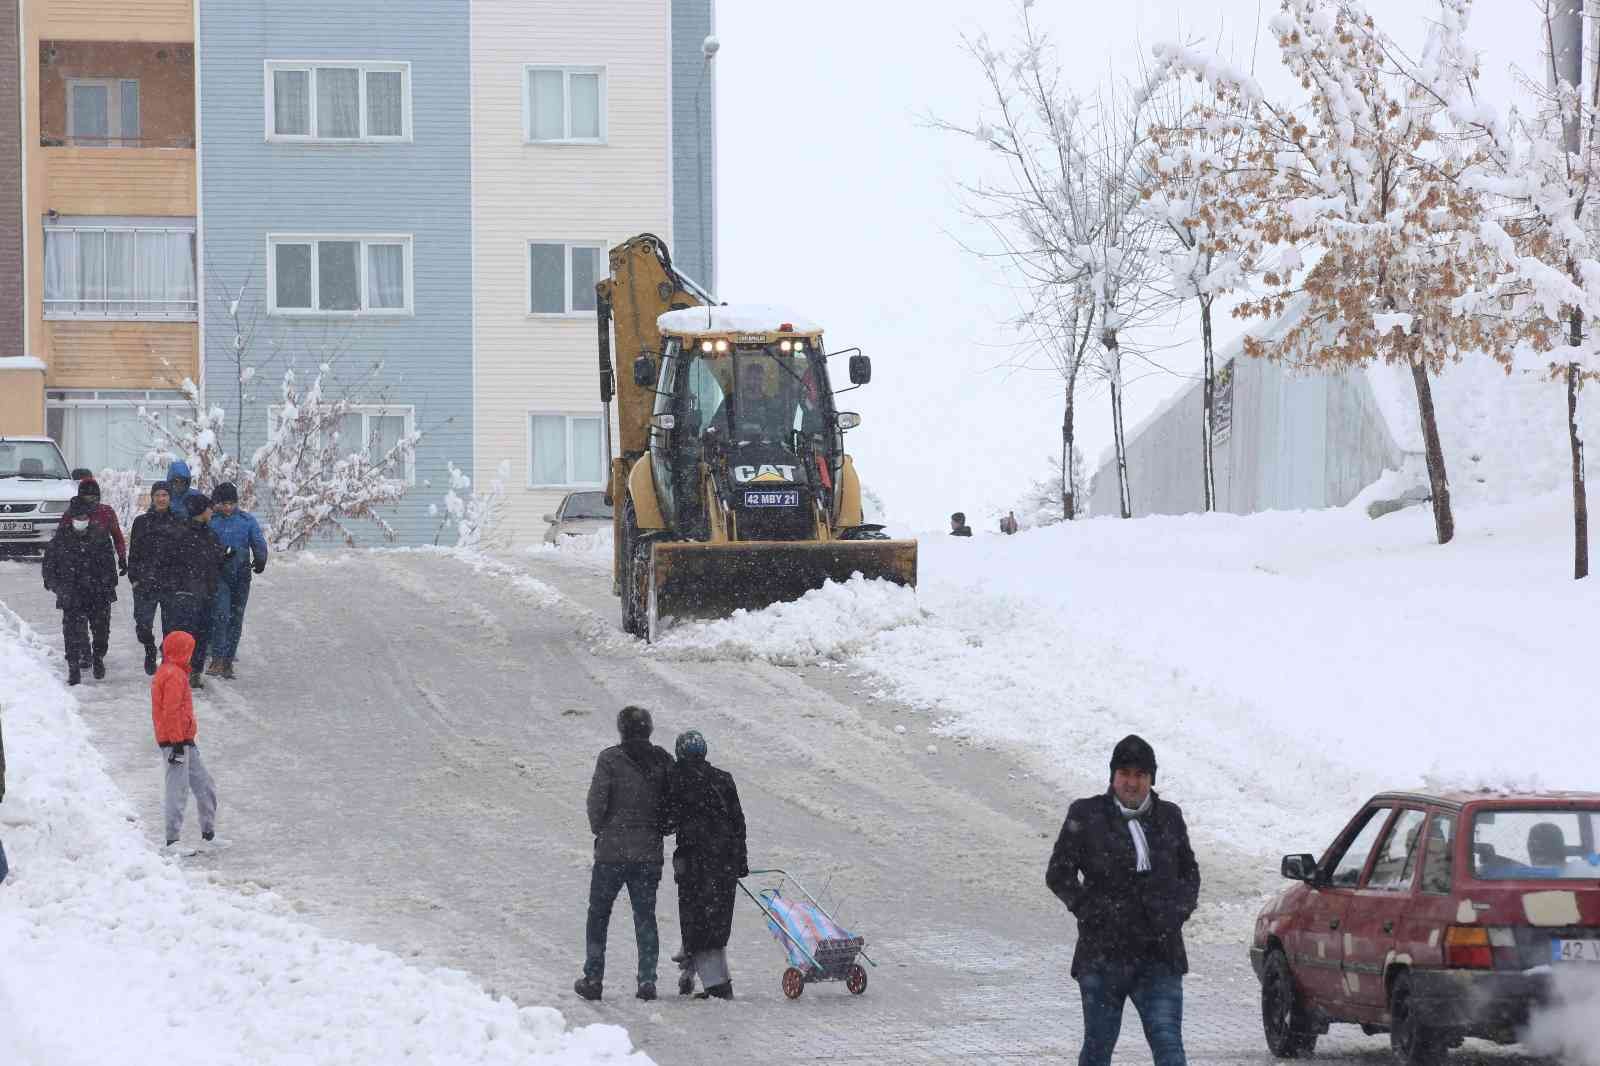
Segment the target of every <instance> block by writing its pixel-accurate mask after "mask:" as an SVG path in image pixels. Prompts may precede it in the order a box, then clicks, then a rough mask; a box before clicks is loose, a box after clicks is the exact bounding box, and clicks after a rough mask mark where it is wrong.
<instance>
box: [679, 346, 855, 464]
mask: <svg viewBox="0 0 1600 1066" xmlns="http://www.w3.org/2000/svg"><path fill="white" fill-rule="evenodd" d="M823 359H824V356H823V354H822V352H821V351H820V349H819V347H818V346H817V345H816V344H814V343H813V342H809V341H803V340H797V341H793V342H790V341H783V342H781V343H778V344H767V345H760V344H750V345H745V344H741V345H737V346H736V347H735V349H734V350H733V352H731V353H729V352H717V353H700V352H692V351H691V353H690V354H689V358H688V362H687V366H686V367H684V368H683V369H682V372H683V373H684V374H686V379H685V381H684V384H683V403H684V405H685V408H684V410H685V417H686V418H687V419H688V425H689V428H690V430H691V431H692V432H693V433H694V434H695V435H696V436H698V435H700V434H702V433H704V432H705V431H706V430H707V429H710V428H712V427H715V428H716V429H717V430H718V431H719V432H721V433H724V434H726V435H727V438H728V439H729V440H743V441H749V440H768V441H787V440H788V439H789V437H790V434H792V433H794V432H795V431H796V430H799V431H801V432H805V433H821V432H822V431H823V428H824V424H825V423H824V417H823V413H824V405H825V404H826V403H827V401H828V390H827V371H826V368H825V365H824V363H823Z"/></svg>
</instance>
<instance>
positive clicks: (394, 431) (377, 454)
mask: <svg viewBox="0 0 1600 1066" xmlns="http://www.w3.org/2000/svg"><path fill="white" fill-rule="evenodd" d="M367 425H368V427H369V432H370V434H371V438H372V444H371V449H372V450H371V452H370V454H371V456H372V461H373V462H375V463H377V462H381V461H382V460H383V457H384V456H386V455H388V454H389V450H390V449H391V448H393V447H394V446H395V445H396V444H399V443H400V438H401V437H403V436H404V435H405V432H406V416H405V415H403V414H401V415H368V416H367ZM405 474H406V471H405V464H404V463H401V464H398V465H397V467H396V468H395V470H394V476H396V477H405Z"/></svg>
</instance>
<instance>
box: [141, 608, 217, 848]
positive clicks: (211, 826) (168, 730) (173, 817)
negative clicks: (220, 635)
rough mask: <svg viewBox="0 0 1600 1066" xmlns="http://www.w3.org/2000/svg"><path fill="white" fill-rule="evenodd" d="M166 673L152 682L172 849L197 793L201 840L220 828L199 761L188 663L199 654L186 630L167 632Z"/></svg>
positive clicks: (214, 796) (212, 792)
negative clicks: (165, 779)
mask: <svg viewBox="0 0 1600 1066" xmlns="http://www.w3.org/2000/svg"><path fill="white" fill-rule="evenodd" d="M161 655H162V662H161V668H160V669H159V670H157V671H156V676H155V680H153V681H151V682H150V713H151V717H152V718H153V719H154V721H155V727H156V743H157V744H159V745H160V746H161V758H162V761H163V762H164V763H165V764H166V775H167V786H166V789H167V790H166V800H165V802H164V803H163V805H162V813H163V814H164V815H165V818H166V825H167V846H168V847H171V846H172V845H174V844H176V843H177V842H178V834H179V833H180V832H181V831H182V830H183V812H184V809H185V808H187V807H188V806H189V792H190V790H191V789H193V791H194V801H195V806H197V807H199V808H200V836H201V838H202V839H204V840H211V839H213V838H215V836H216V829H217V789H216V786H215V785H214V784H213V783H212V781H211V775H210V774H209V773H207V772H206V767H205V764H204V763H202V762H201V761H200V749H199V748H197V747H195V743H194V736H195V731H196V730H195V720H194V698H193V696H191V695H190V693H189V661H190V659H191V658H192V657H193V655H194V637H193V636H191V635H190V634H188V633H186V632H184V631H183V630H181V629H175V630H173V631H172V632H171V633H168V634H167V636H166V639H165V640H163V641H162V642H161Z"/></svg>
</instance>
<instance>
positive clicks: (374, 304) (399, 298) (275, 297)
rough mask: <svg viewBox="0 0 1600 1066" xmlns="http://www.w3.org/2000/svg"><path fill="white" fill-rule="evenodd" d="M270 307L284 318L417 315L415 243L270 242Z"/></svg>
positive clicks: (349, 239)
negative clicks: (413, 312) (414, 310)
mask: <svg viewBox="0 0 1600 1066" xmlns="http://www.w3.org/2000/svg"><path fill="white" fill-rule="evenodd" d="M267 253H268V262H269V269H268V271H267V292H268V302H267V306H268V308H270V310H271V311H272V313H273V314H280V315H354V314H371V315H397V314H400V315H403V314H409V313H410V312H411V296H412V291H411V290H412V264H411V237H410V236H409V235H404V236H371V237H357V236H326V237H322V236H318V237H310V236H305V237H302V236H278V235H270V236H268V238H267Z"/></svg>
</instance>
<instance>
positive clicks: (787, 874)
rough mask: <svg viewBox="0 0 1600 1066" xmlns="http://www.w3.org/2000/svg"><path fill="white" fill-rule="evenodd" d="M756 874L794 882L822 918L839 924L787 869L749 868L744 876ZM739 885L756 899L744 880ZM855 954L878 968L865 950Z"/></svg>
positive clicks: (812, 961) (785, 931)
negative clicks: (745, 885)
mask: <svg viewBox="0 0 1600 1066" xmlns="http://www.w3.org/2000/svg"><path fill="white" fill-rule="evenodd" d="M757 874H777V875H778V876H779V877H781V878H783V880H784V881H793V882H794V887H796V888H798V889H799V890H800V894H801V895H802V896H804V897H805V898H806V899H808V900H810V901H811V905H812V906H813V907H815V908H817V910H819V911H821V912H822V916H823V917H824V918H827V919H828V921H830V922H833V924H834V925H838V924H839V922H838V920H837V919H836V918H834V916H833V915H831V914H829V913H828V910H827V908H826V907H824V906H823V905H822V903H821V902H820V901H818V899H817V897H815V896H813V895H812V894H811V893H810V892H807V891H806V886H805V885H802V884H801V883H800V879H799V878H798V877H795V876H794V875H793V874H791V873H790V872H789V871H787V870H777V869H773V870H751V871H750V872H749V873H748V874H746V875H745V876H747V877H754V876H756V875H757ZM779 885H780V886H781V885H782V882H781V881H780V882H779ZM739 887H740V888H742V889H744V894H745V895H747V896H749V897H750V898H751V899H756V897H755V895H754V894H753V893H752V892H751V891H750V890H749V889H748V888H745V887H744V882H743V881H740V882H739ZM756 903H757V905H758V906H760V907H761V910H762V912H763V913H768V912H767V907H766V905H765V904H763V903H761V901H760V900H756ZM769 917H770V914H769ZM778 926H779V928H782V927H783V923H782V922H779V923H778ZM784 935H785V936H788V935H789V934H788V930H784ZM789 939H790V940H793V939H794V938H793V937H789ZM795 946H796V947H798V948H800V951H801V953H802V954H804V955H805V957H806V958H808V959H811V954H810V953H809V952H807V951H806V949H805V948H804V947H802V946H801V945H800V944H799V943H796V944H795ZM856 954H857V955H859V956H861V957H862V958H863V959H866V960H867V965H868V966H871V967H872V968H873V969H874V970H876V969H877V968H878V964H877V963H875V962H873V961H872V957H871V956H870V955H868V954H867V953H866V951H864V950H862V951H857V952H856ZM811 964H812V965H813V966H815V965H816V964H817V963H816V960H815V959H811Z"/></svg>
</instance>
